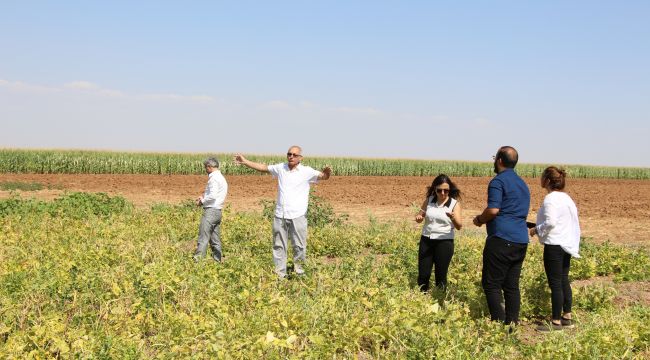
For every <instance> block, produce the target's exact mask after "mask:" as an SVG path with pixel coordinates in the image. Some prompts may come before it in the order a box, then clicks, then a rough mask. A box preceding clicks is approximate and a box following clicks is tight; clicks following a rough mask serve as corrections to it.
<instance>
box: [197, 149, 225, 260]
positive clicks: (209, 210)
mask: <svg viewBox="0 0 650 360" xmlns="http://www.w3.org/2000/svg"><path fill="white" fill-rule="evenodd" d="M203 165H204V166H205V172H206V173H208V184H207V185H206V186H205V191H204V192H203V195H202V196H200V197H199V198H198V199H196V205H197V206H203V217H202V218H201V224H200V225H199V241H198V244H197V247H196V251H195V252H194V261H199V260H200V259H202V258H203V257H205V254H206V252H207V250H208V249H207V248H208V242H209V243H210V249H212V258H213V259H214V260H216V261H217V262H221V227H220V226H221V209H223V203H224V201H225V200H226V194H227V193H228V183H227V182H226V179H225V178H224V177H223V175H221V171H219V160H217V159H216V158H209V159H207V160H205V161H204V162H203Z"/></svg>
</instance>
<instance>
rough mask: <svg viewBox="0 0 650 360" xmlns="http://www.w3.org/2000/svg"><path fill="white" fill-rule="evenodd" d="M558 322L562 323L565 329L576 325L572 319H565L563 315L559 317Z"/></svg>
mask: <svg viewBox="0 0 650 360" xmlns="http://www.w3.org/2000/svg"><path fill="white" fill-rule="evenodd" d="M560 323H561V324H562V327H563V328H566V329H573V328H574V327H576V325H575V323H574V322H573V319H567V318H565V317H564V316H563V317H562V318H561V319H560Z"/></svg>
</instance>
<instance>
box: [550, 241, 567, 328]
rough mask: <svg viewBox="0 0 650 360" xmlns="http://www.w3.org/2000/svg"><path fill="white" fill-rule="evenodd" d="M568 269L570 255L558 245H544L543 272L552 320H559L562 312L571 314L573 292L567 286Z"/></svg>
mask: <svg viewBox="0 0 650 360" xmlns="http://www.w3.org/2000/svg"><path fill="white" fill-rule="evenodd" d="M570 267H571V255H569V254H567V253H566V252H565V251H564V250H562V247H561V246H560V245H544V270H546V278H547V279H548V286H549V287H550V288H551V306H552V310H553V317H552V319H553V320H560V318H561V317H562V310H564V312H565V313H568V312H571V303H572V302H573V292H572V291H571V284H569V269H570Z"/></svg>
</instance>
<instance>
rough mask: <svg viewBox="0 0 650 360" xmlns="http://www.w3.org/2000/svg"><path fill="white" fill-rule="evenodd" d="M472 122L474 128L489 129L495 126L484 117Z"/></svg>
mask: <svg viewBox="0 0 650 360" xmlns="http://www.w3.org/2000/svg"><path fill="white" fill-rule="evenodd" d="M472 122H473V123H474V126H478V127H482V128H487V127H490V126H493V125H494V124H493V122H492V121H490V120H489V119H486V118H482V117H478V118H475V119H474V120H473V121H472Z"/></svg>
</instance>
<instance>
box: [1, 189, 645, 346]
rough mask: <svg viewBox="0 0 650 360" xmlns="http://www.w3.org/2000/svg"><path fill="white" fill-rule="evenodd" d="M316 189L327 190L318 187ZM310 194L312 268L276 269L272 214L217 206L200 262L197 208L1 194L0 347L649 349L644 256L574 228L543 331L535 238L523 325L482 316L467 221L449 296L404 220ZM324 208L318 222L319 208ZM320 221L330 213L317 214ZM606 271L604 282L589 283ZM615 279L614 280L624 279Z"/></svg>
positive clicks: (545, 304)
mask: <svg viewBox="0 0 650 360" xmlns="http://www.w3.org/2000/svg"><path fill="white" fill-rule="evenodd" d="M319 201H321V200H319ZM328 209H329V208H328V206H327V204H326V203H312V205H311V208H310V215H309V219H310V222H311V223H312V225H313V226H312V227H311V228H310V238H309V242H308V244H309V247H308V254H309V255H308V256H309V263H308V267H307V271H308V274H307V275H306V276H304V277H299V278H290V279H288V280H284V281H282V280H278V279H277V278H276V276H275V275H274V273H273V265H272V261H271V243H270V233H271V223H270V221H269V219H268V217H265V215H264V214H263V212H262V211H260V212H252V213H234V212H231V211H230V210H228V209H226V211H225V212H224V220H223V225H222V230H223V232H222V233H223V243H224V254H225V261H224V263H222V264H216V263H215V262H213V261H211V260H204V261H202V262H199V263H194V262H193V261H192V260H191V253H192V252H193V250H194V246H195V241H196V232H197V226H198V222H199V218H200V216H201V211H200V209H197V208H195V207H193V206H191V204H190V203H183V204H178V205H169V204H160V205H154V206H151V207H150V208H148V209H138V208H134V207H133V206H132V205H131V204H129V203H128V202H127V201H126V200H124V199H123V198H120V197H109V196H107V195H103V194H88V193H69V194H66V195H64V196H62V197H61V198H58V199H56V200H53V201H49V202H44V201H39V200H34V199H23V198H19V197H16V195H14V197H11V198H8V199H4V200H0V228H1V231H0V249H1V251H0V357H1V358H17V359H23V358H34V359H39V358H84V359H85V358H97V359H149V358H162V359H173V358H236V359H287V358H296V359H303V358H307V359H325V358H328V359H329V358H336V359H347V358H360V359H371V358H377V359H384V358H394V359H403V358H421V359H432V358H436V359H505V358H507V359H568V358H572V359H595V358H604V359H612V358H616V359H618V358H625V359H634V358H636V359H644V358H648V356H650V306H648V304H647V303H646V304H644V303H635V304H634V303H633V304H629V303H622V302H620V301H618V300H617V297H618V296H619V295H620V294H618V293H617V290H616V287H617V286H618V285H625V284H634V283H635V282H638V281H648V280H650V254H649V253H648V252H647V250H646V249H631V248H624V247H620V246H614V245H611V244H609V243H605V244H599V245H598V244H592V243H591V242H590V240H589V239H584V240H583V246H582V256H583V257H582V258H581V259H576V260H574V261H573V263H572V269H571V276H572V278H573V279H574V280H578V279H592V280H594V281H593V282H584V285H582V286H574V314H575V318H576V320H577V327H576V329H573V330H566V331H563V332H555V333H550V334H539V333H536V332H534V331H533V330H531V328H532V323H533V321H534V320H537V319H542V318H547V317H548V315H549V313H550V300H549V291H548V289H547V284H546V278H545V275H544V270H543V265H542V251H541V247H540V246H537V245H535V244H531V246H530V248H529V252H528V255H527V257H526V260H525V263H524V269H523V274H522V280H521V288H522V308H521V315H522V316H523V320H524V324H523V325H522V326H520V327H518V328H517V329H516V330H515V332H514V333H512V334H510V333H509V332H508V331H507V330H506V328H504V327H503V326H502V325H500V324H497V323H493V322H490V321H488V320H487V318H488V316H487V309H486V304H485V299H484V296H483V293H482V289H481V286H480V268H481V251H482V245H483V241H484V240H483V236H484V235H483V234H482V233H481V232H478V231H465V230H464V231H462V232H461V233H460V235H459V236H458V237H457V239H456V241H455V242H456V251H455V255H454V258H453V261H452V265H451V268H450V273H449V277H450V287H449V290H448V292H447V293H446V294H443V293H440V292H438V293H435V292H434V293H433V294H429V295H424V294H421V293H420V292H419V291H418V290H417V289H416V288H415V279H416V276H417V241H418V239H419V235H418V232H417V230H414V229H413V227H412V226H409V225H404V224H388V223H378V222H377V221H371V222H370V223H369V225H366V226H356V225H350V224H346V223H345V221H344V220H343V219H340V218H336V215H334V214H332V213H331V212H328V211H327V210H328ZM323 217H326V219H323ZM323 220H325V221H323ZM601 276H609V277H611V278H613V279H614V281H615V283H614V285H612V286H608V285H603V284H602V283H599V282H598V281H596V280H597V279H599V277H601ZM617 284H618V285H617Z"/></svg>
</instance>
